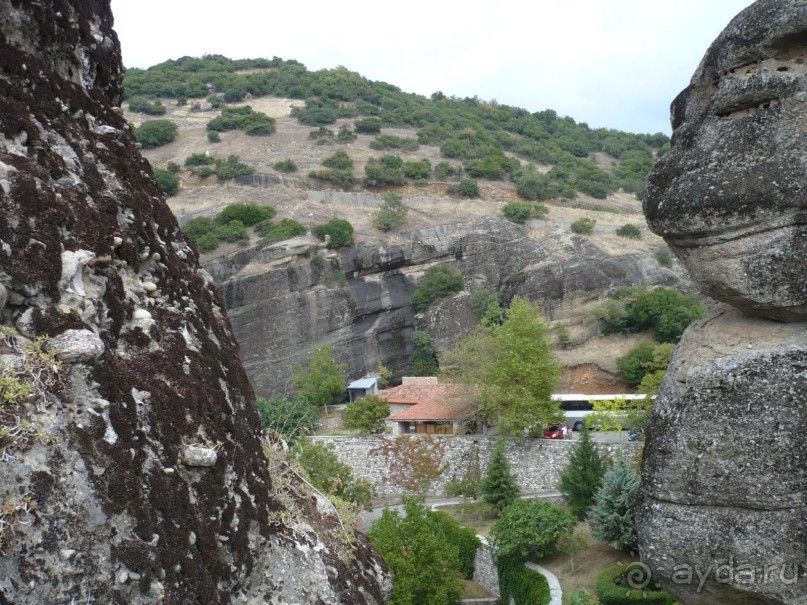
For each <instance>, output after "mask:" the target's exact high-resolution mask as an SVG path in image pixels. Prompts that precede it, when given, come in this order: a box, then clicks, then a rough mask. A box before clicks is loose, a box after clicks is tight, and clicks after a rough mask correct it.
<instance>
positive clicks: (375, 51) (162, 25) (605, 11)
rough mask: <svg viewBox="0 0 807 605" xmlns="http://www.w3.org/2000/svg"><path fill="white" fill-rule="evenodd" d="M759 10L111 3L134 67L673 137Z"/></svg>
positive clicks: (699, 0)
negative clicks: (726, 49) (738, 23)
mask: <svg viewBox="0 0 807 605" xmlns="http://www.w3.org/2000/svg"><path fill="white" fill-rule="evenodd" d="M751 3H752V2H751V0H675V1H671V0H531V1H529V2H528V1H523V0H498V1H488V2H485V3H482V2H478V1H468V0H466V1H464V2H456V1H454V0H442V1H441V0H428V1H427V0H406V1H403V2H380V1H378V0H375V1H372V2H371V1H369V0H330V1H324V0H313V1H308V2H305V1H299V2H294V1H290V0H286V1H282V2H260V1H255V0H250V1H247V0H224V1H223V2H216V3H215V4H214V3H211V2H205V1H203V0H193V1H191V0H137V1H135V0H112V10H113V12H114V14H115V30H116V31H117V32H118V36H119V37H120V40H121V46H122V47H123V62H124V64H125V65H126V66H127V67H149V66H151V65H154V64H156V63H160V62H162V61H165V60H166V59H176V58H179V57H181V56H185V55H190V56H201V55H203V54H223V55H226V56H228V57H230V58H245V57H252V58H254V57H266V58H271V57H275V56H276V57H281V58H283V59H296V60H297V61H300V62H302V63H304V64H305V65H306V66H307V67H308V69H310V70H316V69H322V68H331V67H336V66H338V65H344V66H345V67H347V68H348V69H351V70H353V71H357V72H359V73H360V74H362V75H363V76H365V77H366V78H369V79H371V80H383V81H385V82H389V83H390V84H394V85H395V86H398V87H400V88H401V89H402V90H404V91H405V92H415V93H419V94H424V95H430V94H431V93H433V92H435V91H437V90H441V91H443V92H444V93H445V94H447V95H456V96H459V97H466V96H474V95H477V96H478V97H480V98H482V99H486V100H492V99H495V100H497V101H498V102H499V103H503V104H506V105H514V106H517V107H523V108H525V109H528V110H529V111H531V112H534V111H540V110H543V109H554V110H555V111H557V112H558V113H559V114H561V115H568V116H571V117H572V118H574V119H575V120H577V121H578V122H587V123H588V124H589V126H592V127H607V128H618V129H621V130H628V131H631V132H651V133H652V132H658V131H661V132H666V133H667V134H669V133H670V124H669V111H668V108H669V104H670V101H672V99H673V97H675V95H676V94H677V93H678V92H679V91H680V90H681V89H682V88H684V87H685V86H686V84H687V83H688V81H689V78H690V76H691V75H692V73H693V72H694V71H695V68H696V67H697V65H698V63H699V62H700V59H701V57H702V56H703V54H704V52H705V51H706V49H707V47H708V46H709V44H710V43H711V41H712V40H713V39H714V38H715V37H716V36H717V34H719V33H720V31H721V30H722V29H723V28H724V27H725V26H726V25H727V24H728V22H729V21H730V20H731V18H732V17H734V15H736V14H737V13H738V12H739V11H740V10H742V9H743V8H745V7H746V6H748V5H750V4H751Z"/></svg>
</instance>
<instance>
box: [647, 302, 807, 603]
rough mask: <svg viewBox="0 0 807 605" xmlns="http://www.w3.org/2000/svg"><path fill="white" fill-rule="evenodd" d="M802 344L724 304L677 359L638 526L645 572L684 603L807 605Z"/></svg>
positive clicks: (652, 439)
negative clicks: (646, 565) (650, 573)
mask: <svg viewBox="0 0 807 605" xmlns="http://www.w3.org/2000/svg"><path fill="white" fill-rule="evenodd" d="M806 333H807V324H805V323H780V322H774V321H771V320H765V319H758V318H751V317H747V316H745V315H743V314H742V313H740V312H739V311H737V310H736V309H734V308H732V307H729V306H728V305H724V304H719V305H716V306H715V307H714V308H713V309H711V310H710V311H709V312H707V313H706V314H705V315H704V317H702V318H701V319H700V320H699V321H698V322H696V323H695V324H693V325H692V326H690V328H689V329H688V330H687V331H686V333H685V334H684V336H683V338H682V339H681V343H680V344H679V346H678V348H677V349H676V351H675V355H674V356H673V360H672V363H671V365H670V368H669V370H668V372H667V376H666V377H665V379H664V383H663V385H662V388H661V390H660V392H659V395H658V397H657V399H656V402H655V405H654V409H653V414H652V417H651V420H650V430H649V432H648V439H647V443H646V445H645V456H644V465H643V468H642V482H643V483H642V498H641V505H640V506H639V508H638V510H637V519H636V524H637V528H638V533H639V546H640V551H641V554H642V560H643V561H644V562H645V563H647V564H648V565H649V566H650V568H651V569H652V574H653V578H654V579H655V580H657V581H660V582H661V583H662V584H663V585H664V586H665V588H667V590H668V591H669V592H671V593H672V594H673V595H674V596H675V597H676V598H677V599H678V600H679V601H680V602H681V603H685V604H686V605H716V604H722V603H732V605H734V604H737V605H745V604H748V605H751V604H755V605H756V604H762V603H765V604H768V603H787V604H796V603H804V602H805V599H807V579H806V578H805V574H807V561H805V560H804V553H805V550H806V549H807V500H805V494H807V464H805V463H806V462H807V440H805V439H804V434H803V427H804V426H805V423H807V339H805V334H806Z"/></svg>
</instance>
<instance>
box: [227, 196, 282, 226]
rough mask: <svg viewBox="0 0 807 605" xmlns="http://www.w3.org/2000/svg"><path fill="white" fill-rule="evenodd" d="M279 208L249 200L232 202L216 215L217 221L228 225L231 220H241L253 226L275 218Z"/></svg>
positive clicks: (242, 222) (244, 223)
mask: <svg viewBox="0 0 807 605" xmlns="http://www.w3.org/2000/svg"><path fill="white" fill-rule="evenodd" d="M276 214H277V210H275V208H274V207H273V206H267V205H263V204H256V203H255V202H247V203H246V204H240V203H239V204H230V205H229V206H227V207H226V208H225V209H224V210H222V211H221V212H219V213H218V214H217V215H216V218H215V221H216V222H217V223H218V224H220V225H226V224H228V223H230V222H231V221H241V224H242V225H244V226H245V227H253V226H255V225H257V224H258V223H260V222H261V221H266V220H269V219H271V218H273V217H274V216H275V215H276Z"/></svg>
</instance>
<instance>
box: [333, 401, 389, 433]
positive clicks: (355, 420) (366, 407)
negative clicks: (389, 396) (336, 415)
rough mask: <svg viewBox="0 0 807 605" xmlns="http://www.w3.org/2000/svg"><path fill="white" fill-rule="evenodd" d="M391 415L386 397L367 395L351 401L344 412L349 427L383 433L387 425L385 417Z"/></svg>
mask: <svg viewBox="0 0 807 605" xmlns="http://www.w3.org/2000/svg"><path fill="white" fill-rule="evenodd" d="M387 416H389V404H388V403H387V400H386V399H382V398H381V397H376V396H375V395H367V396H365V397H360V398H358V399H357V400H356V401H354V402H352V403H349V404H348V405H347V407H346V408H345V411H344V412H342V418H343V419H344V421H345V424H346V425H347V426H348V428H351V429H357V430H360V431H362V432H363V433H383V432H384V429H385V428H386V425H385V423H384V419H385V418H386V417H387Z"/></svg>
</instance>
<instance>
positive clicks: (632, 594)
mask: <svg viewBox="0 0 807 605" xmlns="http://www.w3.org/2000/svg"><path fill="white" fill-rule="evenodd" d="M646 574H647V570H646V569H645V568H643V567H641V566H640V565H637V564H635V563H634V564H631V565H626V566H621V565H620V566H617V567H610V568H608V569H606V570H605V571H602V572H600V573H599V574H597V583H596V587H597V596H598V597H599V598H600V602H601V603H602V605H673V604H674V603H675V600H674V599H673V598H672V597H671V596H670V595H668V594H667V593H666V592H664V591H663V590H661V587H660V586H659V585H658V584H656V583H655V582H653V581H652V580H649V579H646V578H645V576H646ZM637 579H638V580H640V581H639V582H638V583H637V582H636V581H635V580H637ZM632 580H633V581H632ZM646 582H649V583H648V584H646Z"/></svg>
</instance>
